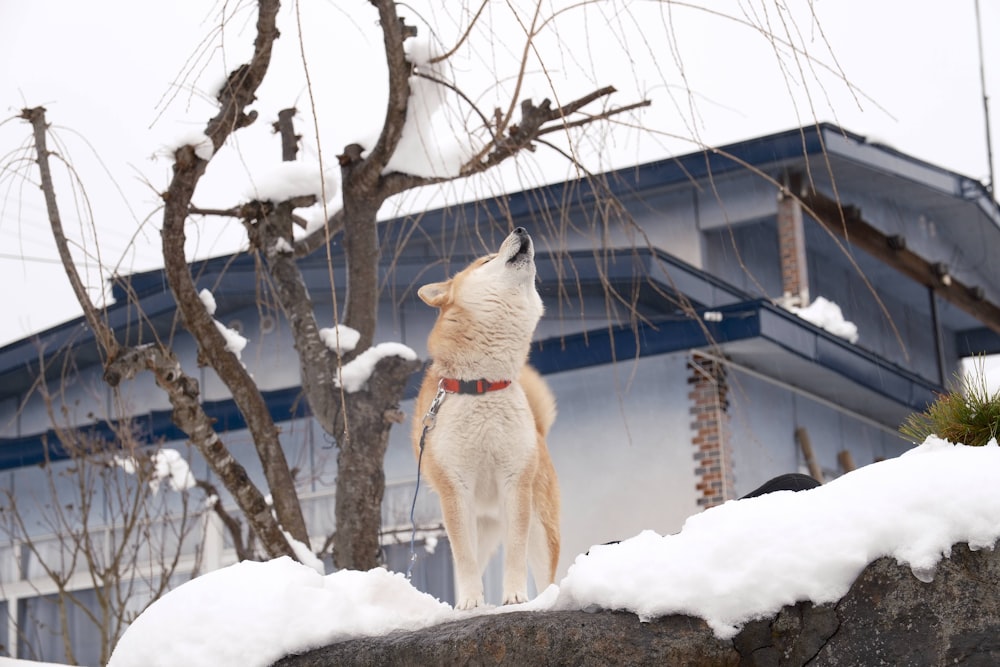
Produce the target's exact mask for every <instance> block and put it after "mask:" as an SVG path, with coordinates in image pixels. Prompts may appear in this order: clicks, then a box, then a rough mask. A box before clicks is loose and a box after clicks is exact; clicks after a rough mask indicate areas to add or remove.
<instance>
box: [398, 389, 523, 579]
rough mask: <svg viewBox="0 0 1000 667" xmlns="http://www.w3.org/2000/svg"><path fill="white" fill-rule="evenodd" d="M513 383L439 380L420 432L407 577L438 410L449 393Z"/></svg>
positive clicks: (414, 554)
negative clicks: (427, 453) (423, 471)
mask: <svg viewBox="0 0 1000 667" xmlns="http://www.w3.org/2000/svg"><path fill="white" fill-rule="evenodd" d="M510 385H511V380H498V381H496V382H491V381H490V380H456V379H453V378H441V379H440V380H438V390H437V393H436V394H435V395H434V400H432V401H431V405H430V407H429V408H427V412H426V414H424V420H423V424H424V429H423V430H422V431H421V432H420V444H419V447H418V449H419V450H420V451H419V453H418V454H417V485H416V487H415V488H414V490H413V502H412V503H411V504H410V525H411V526H412V529H411V531H410V562H409V564H408V565H407V566H406V578H407V579H410V577H411V575H412V574H413V565H414V564H415V563H416V562H417V550H416V542H417V520H416V512H417V496H418V495H419V494H420V468H421V465H422V464H423V461H424V442H425V441H426V440H427V433H428V432H430V431H432V430H433V429H434V425H435V424H436V423H437V414H438V410H440V409H441V404H442V403H444V397H445V396H447V395H448V394H477V395H478V394H485V393H487V392H490V391H497V390H498V389H505V388H507V387H509V386H510Z"/></svg>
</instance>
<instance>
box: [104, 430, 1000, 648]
mask: <svg viewBox="0 0 1000 667" xmlns="http://www.w3.org/2000/svg"><path fill="white" fill-rule="evenodd" d="M998 485H1000V447H998V446H997V444H996V442H995V441H993V442H992V443H991V444H990V445H988V446H986V447H965V446H954V445H952V444H950V443H948V442H945V441H943V440H938V439H936V438H929V439H928V440H927V442H925V443H924V444H923V445H921V446H920V447H917V448H915V449H913V450H910V451H909V452H907V453H906V454H904V455H903V456H901V457H899V458H896V459H890V460H886V461H882V462H880V463H873V464H871V465H868V466H864V467H862V468H859V469H857V470H855V471H854V472H851V473H848V474H846V475H843V476H842V477H839V478H837V479H836V480H834V481H832V482H829V483H827V484H826V485H824V486H821V487H817V488H815V489H810V490H808V491H800V492H798V493H793V492H791V491H779V492H776V493H771V494H768V495H765V496H761V497H758V498H752V499H747V500H738V501H730V502H728V503H726V504H724V505H721V506H719V507H715V508H713V509H709V510H706V511H705V512H702V513H700V514H696V515H694V516H692V517H691V518H689V519H688V520H687V522H686V523H685V524H684V527H683V528H682V530H681V531H680V532H679V533H677V534H675V535H666V536H663V535H660V534H658V533H656V532H654V531H653V530H649V531H645V532H643V533H640V534H639V535H637V536H634V537H632V538H631V539H626V540H625V541H623V542H622V543H621V544H617V545H610V546H597V547H594V548H592V549H591V550H590V553H589V555H580V556H577V558H576V561H575V563H574V564H573V565H572V566H571V567H570V569H569V572H568V573H567V575H566V576H565V577H564V578H563V579H562V581H560V582H559V583H558V585H553V586H550V587H549V588H548V589H546V590H545V591H543V592H542V594H541V595H540V596H539V597H538V598H536V599H535V600H532V601H530V602H528V603H525V604H522V605H511V606H508V607H502V608H499V609H494V608H486V609H484V610H483V611H476V612H456V611H453V610H452V609H451V607H450V606H448V605H446V604H444V603H441V602H439V601H437V600H435V599H434V598H433V597H431V596H429V595H426V594H424V593H420V592H418V591H417V590H416V589H414V588H413V587H411V586H410V585H409V582H407V580H406V578H405V576H404V575H402V574H393V573H389V572H387V571H385V570H378V569H376V570H371V571H370V572H367V573H365V572H357V571H343V572H337V573H334V574H330V575H326V576H325V577H324V576H321V575H320V574H319V573H318V572H316V571H315V570H313V569H311V568H309V567H307V566H305V565H299V564H297V563H295V562H294V561H292V560H291V559H288V558H282V559H277V560H273V561H269V562H266V563H255V562H244V563H241V564H238V565H233V566H231V567H228V568H224V569H222V570H216V571H215V572H211V573H208V574H206V575H203V576H201V577H199V578H197V579H195V580H193V581H191V582H189V583H186V584H184V585H182V586H180V587H179V588H177V589H175V590H174V591H172V592H170V593H168V594H167V595H166V596H165V597H163V598H161V599H160V600H159V601H157V602H155V603H154V604H153V605H152V606H151V607H149V609H147V610H146V611H145V612H144V613H143V614H142V615H141V616H140V617H139V618H138V619H137V620H136V621H135V622H134V623H133V624H132V625H131V626H130V628H129V629H128V630H127V631H126V633H125V635H124V636H123V638H122V639H121V641H120V642H119V643H118V646H117V647H116V648H115V652H114V654H113V655H112V657H111V661H110V663H109V667H157V666H159V665H163V666H164V667H167V666H170V667H173V666H174V665H188V666H189V667H199V666H200V665H205V666H206V667H207V666H208V665H237V664H238V665H244V666H245V667H256V666H258V665H259V666H261V667H264V666H265V665H269V664H271V663H272V662H273V661H275V660H277V659H278V658H280V657H281V656H283V655H286V654H288V653H290V652H295V651H302V650H305V649H307V648H311V647H316V646H321V645H324V644H327V643H330V642H334V641H339V640H343V639H346V638H349V637H358V636H366V635H381V634H385V633H388V632H391V631H393V630H397V629H418V628H422V627H427V626H430V625H434V624H437V623H442V622H446V621H450V620H456V619H461V618H468V615H469V614H470V613H502V612H504V611H513V610H545V609H583V610H593V609H625V610H629V611H632V612H634V613H636V614H638V615H639V616H640V618H643V619H646V620H648V619H651V618H655V617H657V616H663V615H669V614H687V615H691V616H697V617H700V618H703V619H705V620H706V621H708V623H709V626H710V627H711V628H712V630H713V631H714V632H715V633H716V635H718V636H719V637H721V638H728V637H731V636H732V635H734V634H735V633H736V632H737V631H738V630H739V628H740V627H741V626H742V625H743V624H745V623H746V622H748V621H750V620H752V619H755V618H762V617H767V616H771V615H773V614H774V613H776V612H777V611H778V610H779V609H780V608H781V607H782V606H783V605H786V604H793V603H795V602H797V601H801V600H812V601H814V602H817V603H824V602H833V601H836V600H838V599H840V598H841V597H843V595H844V594H846V593H847V591H848V589H849V588H850V585H851V583H852V582H853V581H854V579H856V578H857V576H858V575H859V574H860V573H861V571H862V570H863V569H864V568H865V567H866V566H867V565H868V564H869V563H871V562H873V561H875V560H877V559H878V558H880V557H883V556H888V557H891V558H894V559H895V560H896V561H898V562H899V563H901V564H904V565H908V566H909V567H910V569H911V571H912V572H913V573H914V575H915V576H917V577H918V578H919V579H920V580H921V581H930V580H932V579H933V576H934V572H935V568H936V566H937V563H938V562H939V561H940V560H941V558H942V557H947V556H948V555H949V554H950V552H951V547H952V545H954V544H958V543H961V542H967V543H968V544H969V545H970V546H971V547H972V548H973V549H982V548H992V547H993V545H994V544H995V542H996V541H997V539H998V538H1000V521H998V520H997V517H998V516H1000V494H997V493H996V488H997V486H998ZM928 489H934V492H933V493H928ZM944 501H946V502H944ZM872 507H878V511H877V512H873V511H872ZM650 528H651V529H655V528H656V527H655V526H651V527H650ZM623 537H627V536H623ZM416 567H420V561H419V560H418V561H417V565H416Z"/></svg>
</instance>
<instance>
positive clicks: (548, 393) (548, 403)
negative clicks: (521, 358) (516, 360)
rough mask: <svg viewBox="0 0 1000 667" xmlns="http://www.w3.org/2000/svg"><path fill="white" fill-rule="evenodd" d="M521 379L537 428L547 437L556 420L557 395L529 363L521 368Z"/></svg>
mask: <svg viewBox="0 0 1000 667" xmlns="http://www.w3.org/2000/svg"><path fill="white" fill-rule="evenodd" d="M520 381H521V388H522V389H524V393H525V395H526V396H527V397H528V405H530V406H531V414H532V416H533V417H534V418H535V430H536V431H538V433H539V434H540V435H541V436H542V437H545V436H546V435H547V434H548V432H549V429H550V428H552V424H553V423H555V421H556V397H555V396H553V395H552V390H551V389H549V385H548V384H546V383H545V380H543V379H542V376H541V375H539V374H538V371H536V370H535V369H534V368H532V367H531V366H528V365H527V364H525V366H524V368H522V369H521V378H520Z"/></svg>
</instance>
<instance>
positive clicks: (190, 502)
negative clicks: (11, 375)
mask: <svg viewBox="0 0 1000 667" xmlns="http://www.w3.org/2000/svg"><path fill="white" fill-rule="evenodd" d="M40 392H41V393H42V394H43V395H44V398H45V404H46V406H47V407H48V409H49V414H50V418H51V419H52V424H53V427H54V434H55V437H54V439H53V441H52V442H50V443H48V444H47V447H46V460H45V463H44V464H43V466H42V470H41V472H40V475H41V477H42V480H43V482H42V483H41V484H37V485H34V486H33V488H32V489H31V490H30V491H28V492H27V493H25V492H24V491H20V492H19V494H18V493H14V491H13V490H12V489H5V490H4V492H3V496H4V500H3V501H2V502H0V532H2V533H3V534H4V535H5V536H6V538H7V539H8V540H9V541H10V543H11V544H12V545H13V546H14V547H15V548H16V549H18V558H17V559H16V561H17V563H18V569H19V572H18V575H19V578H20V580H22V581H24V582H26V583H28V584H29V585H31V586H33V587H34V592H35V597H33V598H31V599H30V600H27V601H25V602H26V603H25V604H24V605H23V606H22V608H21V611H20V612H19V613H18V615H17V621H18V624H17V632H18V640H19V642H20V643H21V646H22V647H23V649H24V650H25V651H26V652H27V653H29V654H31V655H32V656H33V657H35V658H38V659H46V658H47V659H60V660H66V661H68V663H69V664H74V665H75V664H82V663H86V664H91V663H92V661H94V660H97V661H99V664H106V663H107V661H108V659H109V658H110V656H111V651H112V649H113V648H114V646H115V644H116V643H117V642H118V639H119V638H120V636H121V634H122V633H123V632H124V631H125V629H126V628H127V627H128V625H129V624H130V623H131V622H132V620H133V619H134V618H135V617H136V616H138V615H139V614H140V613H141V612H142V611H143V610H144V609H145V608H146V607H147V606H148V605H149V604H151V603H152V602H153V601H155V600H156V599H158V598H159V597H160V596H161V595H163V594H164V593H165V592H166V591H168V590H169V589H170V587H171V585H172V584H176V581H173V580H174V578H175V576H177V575H180V574H181V573H184V574H186V575H189V574H191V573H195V572H197V570H198V568H199V561H200V557H201V551H200V544H201V539H200V538H201V536H202V535H201V533H202V528H203V527H204V525H205V523H204V521H203V517H204V516H205V514H206V513H207V512H209V511H211V510H210V507H211V506H212V504H210V503H205V502H204V501H203V500H201V499H200V498H199V496H201V495H202V494H201V492H197V493H194V494H192V493H191V492H190V489H194V488H196V487H197V484H196V480H195V479H194V478H193V476H190V471H189V470H188V468H187V467H186V465H181V466H176V465H175V467H174V468H173V469H172V470H171V468H170V464H172V463H175V462H176V460H177V459H179V453H178V452H176V451H174V450H160V449H159V448H156V449H154V450H150V449H149V447H148V443H140V442H139V441H138V440H137V439H136V437H135V434H134V433H133V429H132V427H131V424H130V422H129V420H127V419H126V420H122V421H119V422H116V423H112V422H105V423H106V424H108V425H109V426H110V428H111V433H112V437H110V438H106V437H97V436H95V435H90V434H88V433H86V432H84V431H82V430H80V429H77V428H73V427H69V426H67V425H66V424H67V422H69V420H68V415H67V414H66V411H65V410H64V409H62V410H59V409H57V408H56V407H54V406H56V404H57V403H58V401H57V400H53V397H51V396H49V394H48V392H47V391H46V390H45V388H44V386H43V387H41V388H40ZM50 452H51V453H52V454H58V460H53V459H50V457H49V456H48V455H49V453H50ZM171 473H174V476H171ZM223 512H224V510H223ZM74 627H76V628H78V629H79V628H81V627H83V628H86V629H87V633H86V634H87V636H88V637H89V638H91V639H92V640H94V641H96V646H94V645H93V644H91V643H90V642H88V643H87V645H85V646H83V645H80V644H78V643H76V642H75V641H74V636H73V635H74V631H73V628H74ZM52 636H55V637H56V638H58V644H59V645H61V647H62V655H61V656H53V655H51V653H49V654H48V655H47V654H46V653H47V652H48V651H50V650H51V646H52V643H51V642H52ZM81 650H83V651H87V652H88V653H87V654H86V655H83V654H81V653H80V651H81ZM90 651H93V655H91V654H90ZM22 657H27V656H26V655H25V654H23V653H22Z"/></svg>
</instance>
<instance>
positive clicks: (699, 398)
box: [687, 355, 734, 509]
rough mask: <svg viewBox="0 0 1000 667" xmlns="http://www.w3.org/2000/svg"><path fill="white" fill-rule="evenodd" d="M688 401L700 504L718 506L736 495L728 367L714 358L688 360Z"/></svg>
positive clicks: (693, 357) (697, 357)
mask: <svg viewBox="0 0 1000 667" xmlns="http://www.w3.org/2000/svg"><path fill="white" fill-rule="evenodd" d="M687 382H688V387H689V389H688V401H689V404H690V408H689V409H688V412H689V413H690V415H691V433H692V438H691V445H692V446H693V447H694V461H695V469H694V477H695V490H696V492H697V502H698V506H699V507H702V508H704V509H708V508H709V507H715V506H716V505H721V504H722V503H724V502H726V501H727V500H730V499H731V498H733V497H734V491H733V487H734V483H733V466H732V452H731V449H730V444H729V399H728V397H727V395H728V387H727V383H726V369H725V367H724V366H723V365H722V364H721V363H719V362H718V361H715V360H714V359H707V358H705V357H701V356H697V355H695V356H692V357H691V359H690V360H689V361H688V380H687Z"/></svg>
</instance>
